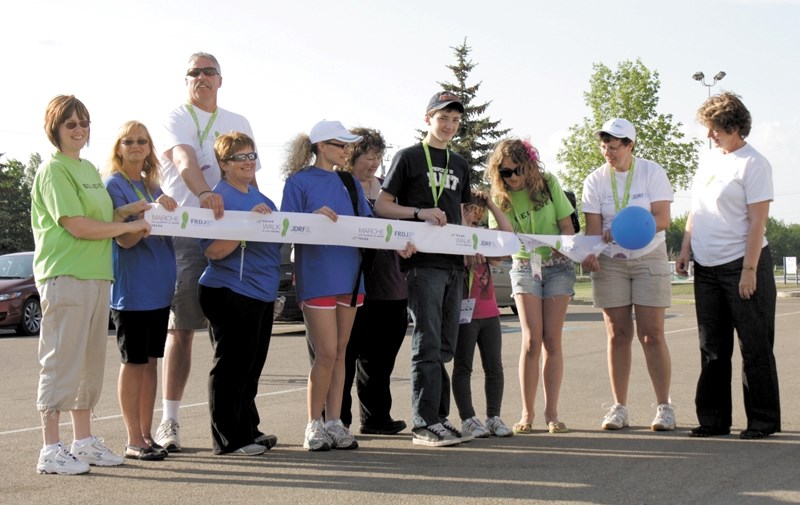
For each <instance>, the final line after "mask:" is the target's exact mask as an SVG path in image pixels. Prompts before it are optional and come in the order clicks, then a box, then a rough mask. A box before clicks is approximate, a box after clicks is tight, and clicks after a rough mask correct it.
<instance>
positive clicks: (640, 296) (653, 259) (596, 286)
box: [591, 243, 672, 309]
mask: <svg viewBox="0 0 800 505" xmlns="http://www.w3.org/2000/svg"><path fill="white" fill-rule="evenodd" d="M591 276H592V298H593V299H594V306H595V307H597V308H601V309H610V308H614V307H626V306H628V305H644V306H646V307H669V306H670V305H672V280H671V273H670V269H669V261H668V258H667V246H666V244H665V243H662V244H661V245H659V246H658V247H657V248H656V249H655V250H654V251H652V252H650V253H648V254H646V255H644V256H642V257H641V258H636V259H629V260H625V259H614V258H609V257H608V256H606V255H602V254H601V255H600V270H598V271H597V272H592V274H591Z"/></svg>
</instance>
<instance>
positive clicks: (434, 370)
mask: <svg viewBox="0 0 800 505" xmlns="http://www.w3.org/2000/svg"><path fill="white" fill-rule="evenodd" d="M463 113H464V105H463V104H462V103H461V100H460V99H459V97H457V96H456V95H454V94H453V93H449V92H438V93H436V94H435V95H433V97H432V98H431V100H430V102H429V103H428V107H427V109H426V111H425V123H426V124H427V125H428V126H429V129H428V133H427V135H426V136H425V140H423V141H422V143H420V144H416V145H414V146H411V147H408V148H406V149H402V150H401V151H399V152H398V153H397V154H396V155H395V157H394V159H393V160H392V165H391V167H390V169H389V173H388V175H387V176H386V180H385V181H384V183H383V187H382V190H381V193H380V195H379V196H378V200H377V201H376V203H375V210H376V212H377V213H378V214H379V215H381V216H384V217H388V218H396V219H409V220H411V219H413V220H418V221H427V222H429V223H431V224H433V225H437V226H444V225H446V224H447V223H451V224H461V204H463V203H467V202H469V201H470V185H469V165H468V164H467V161H466V160H465V159H464V158H463V157H461V156H459V155H458V154H456V153H453V152H451V151H450V150H449V149H448V148H447V144H448V142H450V140H452V138H453V137H454V136H455V134H456V133H457V132H458V128H459V126H460V123H461V115H462V114H463ZM401 256H405V254H402V253H401ZM403 268H404V270H405V272H406V281H407V283H408V310H409V312H410V314H411V318H412V320H413V323H414V333H413V341H412V356H411V385H412V413H413V422H414V428H413V430H412V431H413V434H414V443H415V444H419V445H426V446H432V447H439V446H445V445H455V444H458V443H461V442H464V441H466V440H468V439H471V437H469V436H467V435H462V433H461V432H459V430H458V429H457V428H456V427H455V426H453V425H452V424H451V423H450V421H448V420H447V416H448V414H449V412H450V377H449V376H448V374H447V370H446V369H445V366H444V364H445V363H447V362H448V361H450V360H451V359H453V354H454V351H455V347H456V339H457V337H458V320H459V313H460V310H461V287H462V283H463V279H462V277H463V275H464V257H463V256H460V255H452V254H435V253H417V254H414V255H413V256H410V257H407V258H405V259H404V261H403Z"/></svg>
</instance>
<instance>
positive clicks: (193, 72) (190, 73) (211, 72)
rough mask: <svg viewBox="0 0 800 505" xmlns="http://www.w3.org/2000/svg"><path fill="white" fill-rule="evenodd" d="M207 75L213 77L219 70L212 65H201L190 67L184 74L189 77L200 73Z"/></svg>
mask: <svg viewBox="0 0 800 505" xmlns="http://www.w3.org/2000/svg"><path fill="white" fill-rule="evenodd" d="M201 72H202V73H203V75H205V76H208V77H214V76H215V75H219V71H218V70H217V69H216V68H214V67H203V68H190V69H189V70H187V71H186V75H188V76H189V77H197V76H198V75H200V73H201Z"/></svg>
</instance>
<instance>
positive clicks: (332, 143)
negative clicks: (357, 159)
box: [325, 141, 350, 149]
mask: <svg viewBox="0 0 800 505" xmlns="http://www.w3.org/2000/svg"><path fill="white" fill-rule="evenodd" d="M325 143H326V144H328V145H329V146H336V147H338V148H340V149H345V148H347V147H348V146H349V145H350V144H337V143H336V142H328V141H325Z"/></svg>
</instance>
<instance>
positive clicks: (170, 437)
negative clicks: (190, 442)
mask: <svg viewBox="0 0 800 505" xmlns="http://www.w3.org/2000/svg"><path fill="white" fill-rule="evenodd" d="M180 428H181V426H180V425H179V424H178V421H176V420H174V419H164V420H163V421H161V424H159V425H158V429H157V430H156V443H157V444H158V445H160V446H162V447H163V448H164V449H166V450H167V451H168V452H181V438H180V432H179V430H180Z"/></svg>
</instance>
